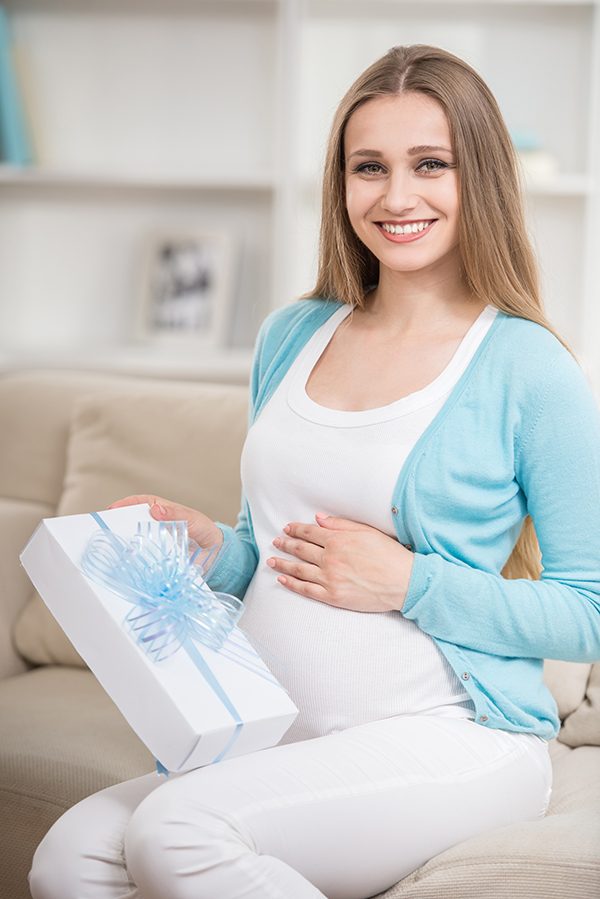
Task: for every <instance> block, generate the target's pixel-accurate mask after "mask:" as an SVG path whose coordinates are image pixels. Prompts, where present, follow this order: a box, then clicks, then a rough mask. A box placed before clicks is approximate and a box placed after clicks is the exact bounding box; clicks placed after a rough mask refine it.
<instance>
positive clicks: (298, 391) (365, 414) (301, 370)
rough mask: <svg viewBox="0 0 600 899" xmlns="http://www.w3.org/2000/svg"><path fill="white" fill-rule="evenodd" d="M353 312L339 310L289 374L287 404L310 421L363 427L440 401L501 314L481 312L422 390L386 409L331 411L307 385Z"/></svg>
mask: <svg viewBox="0 0 600 899" xmlns="http://www.w3.org/2000/svg"><path fill="white" fill-rule="evenodd" d="M351 311H352V310H351V308H350V307H349V306H343V307H341V308H340V309H338V310H336V311H335V312H334V313H333V315H331V317H330V318H329V319H328V320H327V321H326V322H325V324H323V325H321V327H320V328H319V329H318V330H317V331H316V332H315V334H313V336H312V338H311V339H310V340H309V341H308V343H307V344H306V346H305V347H304V349H303V350H302V352H301V353H300V355H299V356H298V357H297V359H296V360H295V363H293V368H294V370H293V372H290V374H291V375H292V377H291V380H290V383H289V387H288V391H287V401H288V404H289V406H290V407H291V408H292V409H293V410H294V412H296V413H297V414H298V415H301V416H302V417H303V418H305V419H307V420H308V421H313V422H315V423H317V424H324V425H329V426H335V427H361V426H366V425H370V424H377V423H379V422H384V421H391V420H392V419H395V418H401V417H402V416H404V415H408V414H410V413H411V412H416V411H418V410H419V409H422V408H424V407H426V406H429V405H431V404H432V403H435V402H437V401H439V400H440V399H442V398H443V397H445V396H447V395H448V394H449V393H450V392H451V391H452V389H453V387H454V386H455V385H456V383H457V382H458V381H459V380H460V377H461V375H462V374H463V373H464V372H465V371H466V369H467V368H468V367H469V363H470V362H471V359H472V358H473V356H474V355H475V353H476V351H477V347H478V346H479V344H480V343H481V341H482V340H483V338H484V337H485V334H486V333H487V331H488V330H489V328H490V327H491V326H492V324H493V322H494V319H495V318H496V315H497V312H498V310H497V309H495V308H494V307H493V306H491V305H487V306H486V307H485V308H484V309H483V310H482V312H481V313H480V314H479V315H478V316H477V318H476V319H475V321H474V322H473V324H472V325H471V327H470V328H469V330H468V331H467V333H466V334H465V336H464V337H463V339H462V340H461V342H460V344H459V345H458V347H457V349H456V352H455V353H454V355H453V356H452V358H451V359H450V361H449V362H448V364H447V365H446V366H445V368H444V369H443V370H442V371H441V372H440V374H439V375H438V376H437V377H436V378H434V380H433V381H430V383H429V384H426V385H425V387H423V388H421V390H416V391H414V392H413V393H410V394H408V395H407V396H403V397H401V398H400V399H398V400H394V402H392V403H389V404H387V405H385V406H376V407H375V408H373V409H362V410H359V411H347V410H343V409H332V408H329V407H328V406H322V405H320V404H319V403H316V402H315V401H314V400H312V399H311V398H310V397H309V396H308V394H307V392H306V384H307V381H308V378H309V376H310V373H311V372H312V370H313V368H314V366H315V365H316V363H317V360H318V359H319V358H320V357H321V355H322V354H323V352H324V350H325V348H326V347H327V345H328V344H329V342H330V340H331V339H332V337H333V335H334V333H335V332H336V330H337V328H338V327H339V325H340V324H341V323H342V322H343V321H344V319H345V318H347V316H348V315H349V314H350V313H351Z"/></svg>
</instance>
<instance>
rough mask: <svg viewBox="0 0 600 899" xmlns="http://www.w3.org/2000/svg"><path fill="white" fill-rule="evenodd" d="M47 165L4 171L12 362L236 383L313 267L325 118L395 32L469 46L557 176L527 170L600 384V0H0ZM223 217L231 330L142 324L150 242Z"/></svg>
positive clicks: (0, 211)
mask: <svg viewBox="0 0 600 899" xmlns="http://www.w3.org/2000/svg"><path fill="white" fill-rule="evenodd" d="M7 7H8V10H9V12H10V14H11V19H12V22H13V26H14V31H15V35H16V37H17V39H18V42H19V43H20V44H21V45H22V47H23V48H24V50H25V52H26V62H27V63H28V65H27V69H28V71H29V75H30V78H29V81H30V84H31V100H30V103H31V105H32V107H33V108H34V111H35V116H34V119H35V122H36V123H37V129H36V130H37V132H39V142H40V156H41V164H40V165H39V166H36V167H33V168H32V169H23V170H14V169H8V168H7V167H4V168H2V169H0V366H4V367H14V366H19V365H31V364H40V365H42V364H43V365H63V366H64V365H71V366H85V365H87V366H92V367H96V368H107V369H111V370H115V369H121V370H126V371H139V372H143V373H152V372H154V373H156V374H169V373H172V374H177V375H181V374H183V375H187V376H190V377H202V378H205V377H213V378H228V379H230V380H243V379H244V378H245V377H247V373H248V370H249V364H250V349H249V348H250V345H251V342H252V338H253V336H254V333H255V331H256V328H257V326H258V324H259V322H260V320H261V319H262V318H263V317H264V315H265V314H266V312H267V311H268V310H269V309H270V308H273V307H275V306H278V305H282V304H284V303H287V302H290V301H291V300H293V299H294V297H296V296H298V295H299V294H301V293H303V292H305V291H307V290H309V289H310V288H311V286H312V284H313V283H314V275H315V258H316V244H317V236H318V218H319V175H320V169H321V165H322V159H323V153H324V144H325V140H326V135H327V129H328V126H329V122H330V120H331V116H332V113H333V110H334V109H335V106H336V104H337V102H338V100H339V99H340V97H341V96H342V94H343V93H344V91H345V90H346V88H347V87H348V86H349V84H350V83H351V81H352V80H353V79H354V78H355V77H356V75H358V74H359V72H360V71H362V69H363V68H365V67H366V65H368V64H369V63H370V62H372V61H373V60H374V59H376V58H377V57H378V56H379V55H381V54H382V53H383V52H385V50H386V49H388V47H390V46H392V45H394V44H400V43H433V44H439V45H441V46H444V47H446V48H447V49H449V50H451V51H453V52H456V53H458V54H459V55H461V56H463V57H464V58H465V59H467V61H469V62H470V63H471V64H473V65H474V66H475V67H476V68H477V69H478V70H479V71H481V73H482V74H483V76H484V77H485V78H486V80H487V81H488V83H489V84H490V86H491V87H492V89H493V90H494V92H495V94H496V96H497V97H498V100H499V102H500V105H501V107H502V109H503V112H504V114H505V116H506V119H507V121H508V123H509V125H510V126H511V127H512V128H514V129H519V128H533V129H535V130H536V132H538V134H539V135H540V137H541V140H542V142H543V145H544V149H546V150H547V151H548V152H549V153H551V154H552V156H553V157H554V158H555V159H556V161H557V164H558V173H557V175H556V176H555V177H554V178H552V179H551V180H548V181H547V182H539V183H532V184H530V185H529V190H528V193H529V205H530V210H531V221H532V230H533V233H534V235H535V239H536V242H537V244H538V247H539V251H540V255H541V259H542V265H543V271H544V280H545V288H546V295H547V301H548V306H549V309H550V312H551V315H552V316H553V318H554V319H555V321H556V323H557V324H558V326H559V327H560V328H561V329H562V330H563V331H564V332H565V334H566V335H567V337H568V338H569V339H570V340H571V342H572V344H573V346H574V348H575V349H576V350H577V351H578V353H579V354H580V356H581V359H582V361H583V363H584V365H585V367H586V370H587V371H588V374H589V376H590V380H591V382H592V384H593V386H594V388H595V389H596V390H597V392H598V395H599V396H600V302H599V299H600V298H599V293H600V253H599V250H600V225H599V221H600V200H599V188H598V185H599V183H600V5H599V3H598V2H597V0H586V2H570V0H561V2H558V0H529V2H521V0H419V3H414V2H407V0H7ZM181 225H194V226H199V227H216V228H222V229H224V230H228V231H229V232H230V233H231V234H232V236H233V239H234V241H235V245H236V259H237V266H236V273H235V274H236V277H235V279H234V281H235V284H234V294H235V295H234V302H233V307H232V309H233V311H232V321H231V327H230V333H229V341H228V342H229V346H228V347H225V348H222V349H221V350H214V351H208V350H206V351H195V350H194V351H192V350H190V351H188V352H185V351H183V350H182V351H180V352H176V353H173V351H171V355H169V353H168V352H167V351H166V350H164V349H163V348H159V347H152V346H149V347H139V346H135V345H134V343H133V342H132V341H131V338H130V334H131V321H132V310H133V305H134V301H135V291H136V289H137V288H136V285H137V281H138V274H139V265H140V263H139V245H140V242H141V240H142V239H143V236H144V234H145V233H147V232H149V231H152V230H156V229H157V228H165V227H179V226H181Z"/></svg>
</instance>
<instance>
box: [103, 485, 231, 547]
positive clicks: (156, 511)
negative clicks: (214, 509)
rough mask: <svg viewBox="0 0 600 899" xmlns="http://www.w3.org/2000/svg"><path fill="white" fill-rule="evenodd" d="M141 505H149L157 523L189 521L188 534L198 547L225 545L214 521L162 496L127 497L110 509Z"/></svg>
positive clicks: (220, 531)
mask: <svg viewBox="0 0 600 899" xmlns="http://www.w3.org/2000/svg"><path fill="white" fill-rule="evenodd" d="M140 503H147V504H148V505H149V506H150V514H151V515H152V517H153V518H154V519H155V520H156V521H187V523H188V534H189V536H190V537H191V538H192V540H195V541H196V543H197V544H198V546H203V547H210V546H221V544H222V543H223V532H222V530H221V529H220V528H218V527H217V525H216V524H215V523H214V521H211V519H210V518H208V517H207V516H206V515H203V513H202V512H197V511H196V510H195V509H190V508H189V507H188V506H182V505H181V504H180V503H172V502H170V501H169V500H167V499H163V498H162V497H161V496H154V495H153V494H146V493H144V494H138V495H136V496H126V497H125V499H120V500H118V501H117V502H115V503H113V504H112V505H111V506H110V507H109V508H111V509H120V508H122V507H123V506H135V505H139V504H140Z"/></svg>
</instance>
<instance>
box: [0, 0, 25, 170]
mask: <svg viewBox="0 0 600 899" xmlns="http://www.w3.org/2000/svg"><path fill="white" fill-rule="evenodd" d="M0 146H1V149H2V161H3V162H7V163H9V164H10V165H29V164H30V163H31V162H32V161H33V154H32V150H31V144H30V141H29V135H28V132H27V127H26V124H25V116H24V114H23V107H22V104H21V98H20V96H19V86H18V82H17V77H16V72H15V65H14V59H13V48H12V38H11V33H10V25H9V22H8V17H7V15H6V10H5V9H4V7H2V6H0Z"/></svg>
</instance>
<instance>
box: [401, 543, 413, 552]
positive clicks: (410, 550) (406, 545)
mask: <svg viewBox="0 0 600 899" xmlns="http://www.w3.org/2000/svg"><path fill="white" fill-rule="evenodd" d="M403 546H404V549H407V550H408V551H409V552H410V553H411V552H412V551H413V547H412V543H404V544H403Z"/></svg>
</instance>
